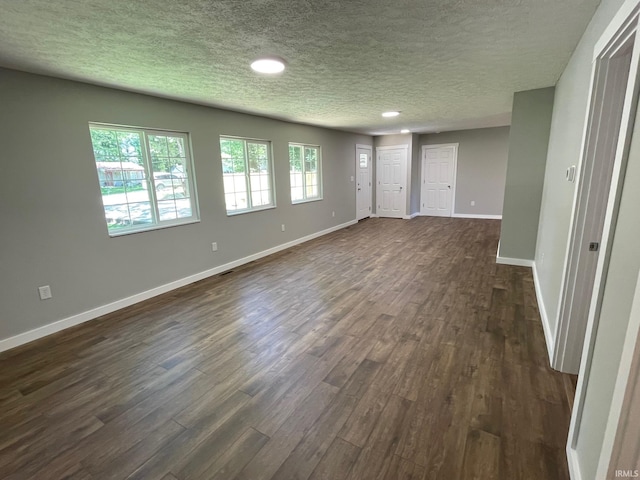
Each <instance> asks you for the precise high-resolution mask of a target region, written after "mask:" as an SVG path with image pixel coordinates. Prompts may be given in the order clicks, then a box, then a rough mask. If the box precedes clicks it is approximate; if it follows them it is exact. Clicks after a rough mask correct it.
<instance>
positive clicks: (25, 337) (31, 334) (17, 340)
mask: <svg viewBox="0 0 640 480" xmlns="http://www.w3.org/2000/svg"><path fill="white" fill-rule="evenodd" d="M356 223H358V221H357V220H351V221H349V222H346V223H343V224H340V225H336V226H334V227H330V228H327V229H326V230H321V231H319V232H316V233H312V234H310V235H306V236H304V237H300V238H297V239H295V240H292V241H290V242H286V243H283V244H281V245H277V246H275V247H272V248H269V249H267V250H263V251H261V252H258V253H254V254H253V255H249V256H247V257H243V258H240V259H238V260H234V261H232V262H229V263H225V264H224V265H219V266H217V267H214V268H210V269H208V270H205V271H203V272H199V273H196V274H194V275H189V276H188V277H184V278H181V279H179V280H175V281H173V282H169V283H166V284H164V285H160V286H158V287H155V288H152V289H150V290H146V291H144V292H140V293H137V294H135V295H132V296H130V297H126V298H123V299H120V300H116V301H115V302H112V303H108V304H106V305H102V306H100V307H97V308H93V309H91V310H87V311H85V312H82V313H78V314H76V315H72V316H70V317H67V318H64V319H62V320H58V321H57V322H53V323H50V324H48V325H44V326H42V327H38V328H34V329H33V330H29V331H28V332H24V333H19V334H18V335H15V336H13V337H9V338H5V339H2V340H0V352H4V351H6V350H10V349H12V348H15V347H19V346H20V345H24V344H25V343H29V342H32V341H34V340H38V339H39V338H42V337H46V336H47V335H51V334H53V333H57V332H60V331H62V330H65V329H67V328H70V327H73V326H75V325H79V324H81V323H85V322H88V321H90V320H94V319H96V318H98V317H101V316H102V315H106V314H108V313H112V312H115V311H116V310H120V309H122V308H125V307H129V306H131V305H134V304H136V303H139V302H142V301H144V300H148V299H149V298H153V297H156V296H158V295H162V294H163V293H167V292H170V291H172V290H175V289H176V288H180V287H184V286H185V285H189V284H190V283H194V282H198V281H200V280H203V279H205V278H208V277H212V276H214V275H218V274H220V273H222V272H226V271H228V270H231V269H233V268H237V267H239V266H241V265H245V264H247V263H249V262H253V261H255V260H258V259H260V258H264V257H266V256H269V255H272V254H274V253H277V252H280V251H282V250H286V249H287V248H291V247H295V246H296V245H300V244H301V243H304V242H308V241H309V240H313V239H315V238H318V237H322V236H324V235H327V234H329V233H332V232H335V231H337V230H342V229H343V228H346V227H349V226H351V225H355V224H356Z"/></svg>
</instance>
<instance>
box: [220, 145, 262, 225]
mask: <svg viewBox="0 0 640 480" xmlns="http://www.w3.org/2000/svg"><path fill="white" fill-rule="evenodd" d="M220 150H221V157H222V158H221V164H222V176H223V186H224V192H225V204H226V208H227V213H234V212H242V211H250V210H253V209H258V208H264V207H268V206H271V205H273V194H272V188H273V182H272V177H271V158H270V153H269V152H270V148H269V144H268V143H266V142H258V141H251V140H245V139H241V138H227V137H220Z"/></svg>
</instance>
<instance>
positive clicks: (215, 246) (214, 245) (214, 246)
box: [211, 242, 218, 252]
mask: <svg viewBox="0 0 640 480" xmlns="http://www.w3.org/2000/svg"><path fill="white" fill-rule="evenodd" d="M211 251H212V252H217V251H218V242H213V243H212V244H211Z"/></svg>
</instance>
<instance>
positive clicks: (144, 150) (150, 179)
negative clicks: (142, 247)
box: [89, 122, 200, 238]
mask: <svg viewBox="0 0 640 480" xmlns="http://www.w3.org/2000/svg"><path fill="white" fill-rule="evenodd" d="M94 128H95V129H98V130H112V131H119V132H132V133H137V134H139V135H140V138H141V141H140V154H141V156H142V167H143V168H144V174H145V177H146V178H145V179H143V180H142V181H143V182H146V184H147V185H146V191H147V192H148V197H149V200H148V201H149V204H150V206H151V218H152V222H151V223H149V224H140V225H137V226H128V227H122V228H119V229H117V230H111V229H109V224H108V223H107V221H106V217H105V223H106V226H107V233H108V234H109V237H112V238H115V237H121V236H124V235H131V234H134V233H140V232H149V231H153V230H162V229H164V228H171V227H176V226H179V225H190V224H193V223H199V222H200V209H199V205H198V194H197V191H196V181H195V167H194V161H193V153H192V151H193V147H192V144H191V135H190V133H189V132H181V131H176V130H166V129H159V128H149V127H134V126H130V125H117V124H110V123H100V122H89V142H90V143H91V151H92V154H93V159H94V162H93V163H94V167H95V169H96V174H97V177H98V188H101V187H102V185H101V183H100V175H99V172H98V164H97V162H98V160H97V159H96V156H95V149H94V146H93V140H92V139H91V130H92V129H94ZM149 135H158V136H167V137H178V138H182V139H183V142H184V147H185V168H186V169H187V172H186V183H187V185H188V190H189V192H190V195H189V200H190V204H191V216H189V217H183V218H174V219H170V220H161V219H160V211H159V205H158V201H161V200H159V199H158V197H157V191H156V186H155V182H154V178H155V176H154V171H153V160H152V158H151V146H150V144H149V137H148V136H149ZM114 163H115V162H114ZM101 197H102V195H101ZM174 200H175V197H174ZM128 203H129V202H127V204H128ZM102 211H103V214H104V213H106V212H105V211H104V204H103V206H102Z"/></svg>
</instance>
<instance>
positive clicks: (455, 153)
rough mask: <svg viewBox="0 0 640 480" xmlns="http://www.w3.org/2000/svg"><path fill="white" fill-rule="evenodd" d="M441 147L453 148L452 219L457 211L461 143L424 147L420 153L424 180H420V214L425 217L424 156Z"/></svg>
mask: <svg viewBox="0 0 640 480" xmlns="http://www.w3.org/2000/svg"><path fill="white" fill-rule="evenodd" d="M440 147H453V148H454V150H453V178H452V179H451V215H450V216H451V217H453V215H454V213H455V211H456V185H457V183H458V148H459V147H460V144H459V143H438V144H435V145H422V149H421V152H420V157H421V158H420V167H421V169H422V170H421V173H422V175H421V176H422V178H421V179H420V180H422V182H421V185H420V214H421V215H424V208H423V206H422V205H423V200H424V191H423V187H424V176H425V168H424V160H425V158H424V155H425V151H426V150H427V149H429V148H440Z"/></svg>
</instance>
